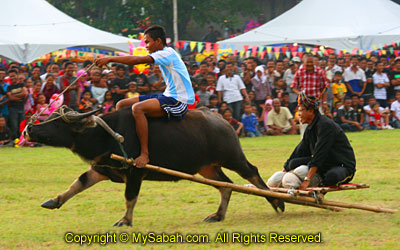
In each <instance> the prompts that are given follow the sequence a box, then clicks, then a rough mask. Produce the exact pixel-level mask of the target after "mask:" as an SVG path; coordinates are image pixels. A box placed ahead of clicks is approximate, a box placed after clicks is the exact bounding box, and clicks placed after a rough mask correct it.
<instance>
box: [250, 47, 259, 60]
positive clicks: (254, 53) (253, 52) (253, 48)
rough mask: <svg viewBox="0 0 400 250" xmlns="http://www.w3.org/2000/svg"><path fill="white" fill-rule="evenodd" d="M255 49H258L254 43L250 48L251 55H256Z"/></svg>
mask: <svg viewBox="0 0 400 250" xmlns="http://www.w3.org/2000/svg"><path fill="white" fill-rule="evenodd" d="M257 49H258V46H257V45H254V46H253V47H252V48H251V52H252V56H254V57H256V56H257Z"/></svg>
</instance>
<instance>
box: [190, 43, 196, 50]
mask: <svg viewBox="0 0 400 250" xmlns="http://www.w3.org/2000/svg"><path fill="white" fill-rule="evenodd" d="M194 48H196V42H190V51H193V50H194Z"/></svg>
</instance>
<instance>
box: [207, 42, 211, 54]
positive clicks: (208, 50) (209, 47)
mask: <svg viewBox="0 0 400 250" xmlns="http://www.w3.org/2000/svg"><path fill="white" fill-rule="evenodd" d="M210 51H211V43H209V42H207V43H206V52H210Z"/></svg>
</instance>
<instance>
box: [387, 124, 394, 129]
mask: <svg viewBox="0 0 400 250" xmlns="http://www.w3.org/2000/svg"><path fill="white" fill-rule="evenodd" d="M385 129H394V128H393V127H392V126H390V125H386V126H385Z"/></svg>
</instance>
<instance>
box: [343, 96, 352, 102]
mask: <svg viewBox="0 0 400 250" xmlns="http://www.w3.org/2000/svg"><path fill="white" fill-rule="evenodd" d="M347 100H350V101H351V98H350V97H348V96H346V97H345V98H344V100H343V102H345V101H347Z"/></svg>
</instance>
